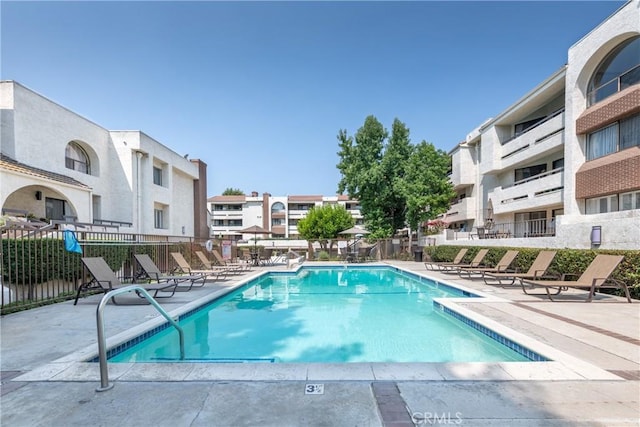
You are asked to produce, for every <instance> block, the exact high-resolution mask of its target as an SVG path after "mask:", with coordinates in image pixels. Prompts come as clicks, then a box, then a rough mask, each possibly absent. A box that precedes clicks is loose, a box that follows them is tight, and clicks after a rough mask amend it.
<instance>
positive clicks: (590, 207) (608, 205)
mask: <svg viewBox="0 0 640 427" xmlns="http://www.w3.org/2000/svg"><path fill="white" fill-rule="evenodd" d="M617 211H618V195H617V194H614V195H611V196H606V197H596V198H593V199H587V200H586V213H587V214H599V213H607V212H617Z"/></svg>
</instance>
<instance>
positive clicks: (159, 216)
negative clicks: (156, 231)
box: [153, 208, 164, 228]
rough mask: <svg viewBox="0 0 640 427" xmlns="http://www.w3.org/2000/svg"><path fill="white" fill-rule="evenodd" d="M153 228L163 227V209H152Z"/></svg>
mask: <svg viewBox="0 0 640 427" xmlns="http://www.w3.org/2000/svg"><path fill="white" fill-rule="evenodd" d="M153 228H164V210H163V209H158V208H156V209H154V210H153Z"/></svg>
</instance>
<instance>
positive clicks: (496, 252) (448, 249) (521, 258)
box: [424, 245, 640, 299]
mask: <svg viewBox="0 0 640 427" xmlns="http://www.w3.org/2000/svg"><path fill="white" fill-rule="evenodd" d="M462 248H465V246H448V245H441V246H428V247H425V248H424V253H425V256H426V257H429V258H430V259H431V260H432V261H436V262H442V261H445V262H451V261H453V259H454V258H455V256H456V255H457V254H458V252H459V251H460V249H462ZM466 248H467V249H468V250H467V253H466V254H465V256H464V258H463V259H462V262H463V263H469V262H471V260H472V259H473V257H474V256H475V255H476V254H477V253H478V251H479V250H480V249H482V248H481V247H478V246H469V247H466ZM488 249H489V252H488V253H487V255H486V256H485V258H484V260H483V263H484V264H486V265H487V266H488V267H495V266H496V265H497V263H498V261H499V260H500V258H502V256H503V255H504V254H505V253H506V252H507V251H508V250H517V251H519V253H518V256H517V258H516V259H515V261H514V262H513V263H512V265H511V266H512V267H514V268H517V269H518V271H527V270H528V269H529V267H530V266H531V264H532V263H533V260H534V259H535V258H536V256H537V255H538V252H540V251H541V250H555V251H556V252H557V254H556V256H555V258H554V259H553V262H552V263H551V266H550V267H549V271H550V272H551V273H553V274H558V275H560V274H574V275H578V276H579V275H580V274H582V272H583V271H584V270H585V269H586V268H587V267H588V266H589V264H590V263H591V261H593V259H594V258H595V257H596V255H598V254H608V255H624V259H623V260H622V262H621V263H620V265H619V266H618V268H616V270H615V271H614V273H613V276H612V277H613V278H614V279H616V280H620V281H623V282H625V283H626V284H627V286H628V288H629V293H630V294H631V298H633V299H640V251H632V250H604V249H603V250H593V249H542V248H511V247H499V248H498V247H492V248H488ZM602 292H608V293H611V294H614V295H620V296H624V291H623V290H619V289H602Z"/></svg>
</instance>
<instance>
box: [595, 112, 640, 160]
mask: <svg viewBox="0 0 640 427" xmlns="http://www.w3.org/2000/svg"><path fill="white" fill-rule="evenodd" d="M634 145H640V114H636V115H635V116H631V117H629V118H628V119H624V120H620V121H619V122H616V123H613V124H611V125H609V126H607V127H605V128H603V129H599V130H597V131H595V132H593V133H590V134H589V135H588V137H587V160H593V159H597V158H598V157H602V156H606V155H607V154H611V153H615V152H616V151H619V150H624V149H625V148H629V147H633V146H634Z"/></svg>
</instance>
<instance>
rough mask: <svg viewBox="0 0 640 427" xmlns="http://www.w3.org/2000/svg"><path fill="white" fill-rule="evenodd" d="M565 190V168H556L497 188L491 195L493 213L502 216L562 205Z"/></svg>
mask: <svg viewBox="0 0 640 427" xmlns="http://www.w3.org/2000/svg"><path fill="white" fill-rule="evenodd" d="M563 189H564V168H556V169H553V170H551V171H549V172H545V173H541V174H539V175H536V176H532V177H530V178H527V179H523V180H520V181H517V182H515V183H514V184H513V185H510V186H508V187H504V188H502V187H497V188H495V189H494V190H493V191H491V192H490V193H489V199H491V201H492V204H493V209H494V211H493V213H494V214H501V213H506V212H513V211H515V210H520V211H521V210H528V209H532V208H534V207H540V206H547V205H553V204H556V203H562V197H561V196H562V190H563ZM552 194H555V195H552Z"/></svg>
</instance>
